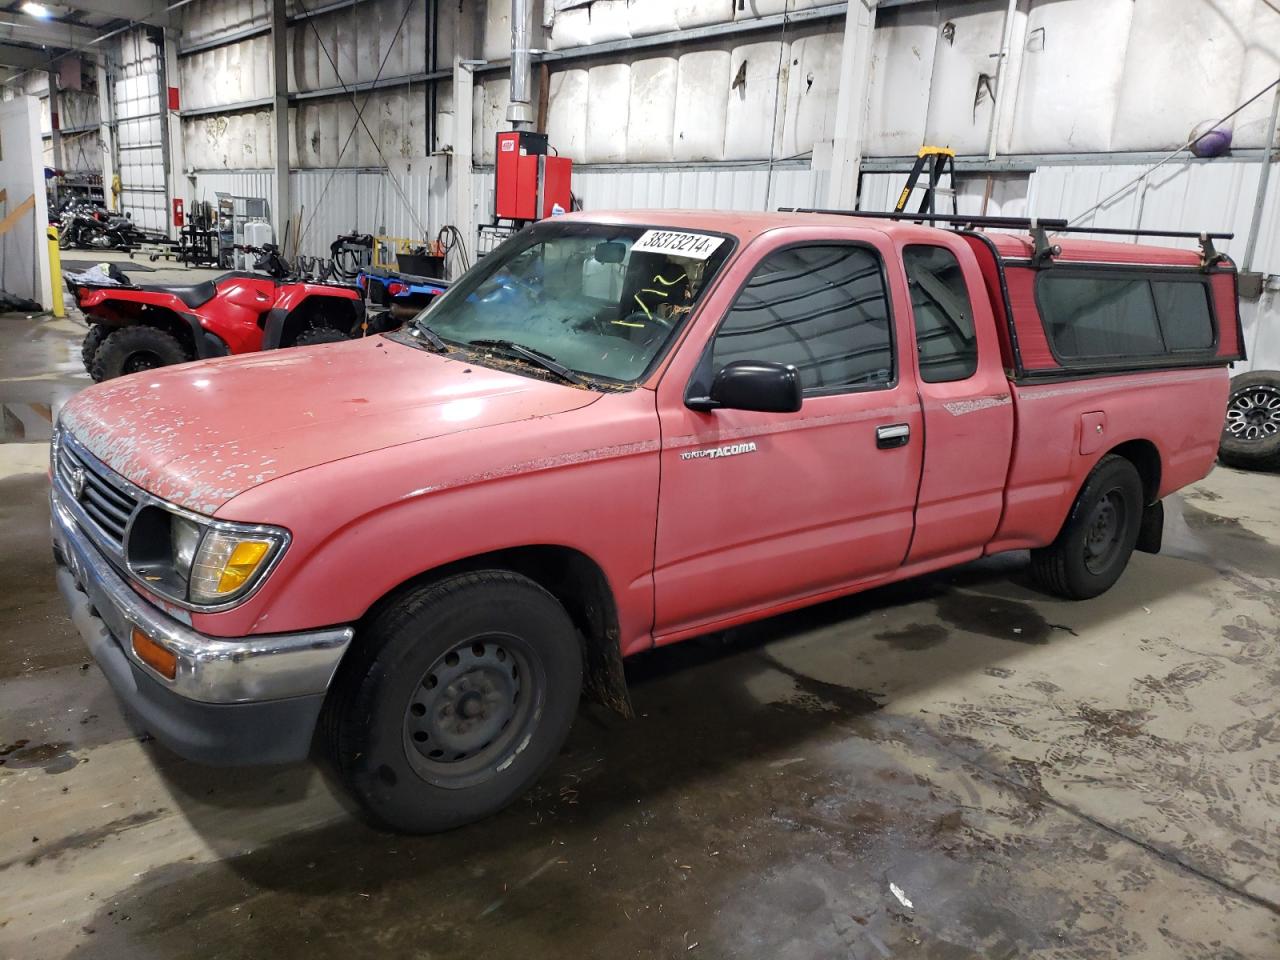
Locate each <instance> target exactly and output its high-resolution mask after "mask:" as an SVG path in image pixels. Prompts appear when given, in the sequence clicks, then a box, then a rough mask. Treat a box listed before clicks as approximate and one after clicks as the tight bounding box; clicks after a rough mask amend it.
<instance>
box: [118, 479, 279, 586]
mask: <svg viewBox="0 0 1280 960" xmlns="http://www.w3.org/2000/svg"><path fill="white" fill-rule="evenodd" d="M288 542H289V534H288V532H287V531H285V530H281V529H280V528H279V527H266V526H255V525H250V524H240V523H229V522H226V521H222V520H205V519H203V518H201V517H195V516H192V515H190V514H177V513H173V512H171V511H169V510H165V509H164V508H163V507H159V506H155V505H151V506H147V507H144V508H143V509H142V510H140V511H139V512H138V514H137V515H136V516H135V517H134V519H133V523H132V525H131V527H130V530H129V543H128V548H127V551H126V555H127V559H128V564H129V570H130V572H131V573H133V575H134V576H135V577H137V578H138V579H139V580H141V581H142V582H143V583H145V584H146V585H147V587H148V589H150V590H153V591H155V592H156V593H158V594H161V595H162V596H165V597H168V598H169V599H171V600H176V601H178V602H179V603H182V604H185V605H190V606H192V607H193V608H196V609H199V608H200V607H210V606H222V605H224V604H228V603H231V602H233V601H235V600H236V599H238V598H240V597H243V596H245V595H246V594H247V593H249V591H251V590H252V589H253V588H254V586H256V585H257V584H258V583H259V582H260V581H261V579H262V577H263V576H264V575H265V574H266V572H267V570H269V569H270V567H271V566H272V565H273V564H274V562H275V560H276V559H277V558H278V557H279V556H280V553H281V551H283V550H284V548H285V546H287V545H288Z"/></svg>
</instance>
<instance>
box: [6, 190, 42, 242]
mask: <svg viewBox="0 0 1280 960" xmlns="http://www.w3.org/2000/svg"><path fill="white" fill-rule="evenodd" d="M0 199H2V198H0ZM35 205H36V195H35V194H34V193H33V194H32V195H31V196H29V197H27V199H25V200H23V201H22V203H20V204H18V207H17V209H16V210H14V211H13V212H12V213H10V214H9V215H8V216H7V217H5V218H4V219H3V220H0V237H3V236H4V235H5V234H6V233H8V232H9V231H10V230H12V229H13V228H14V227H16V226H17V225H18V221H19V220H21V219H22V216H23V214H25V213H26V212H27V211H28V210H32V209H34V208H35Z"/></svg>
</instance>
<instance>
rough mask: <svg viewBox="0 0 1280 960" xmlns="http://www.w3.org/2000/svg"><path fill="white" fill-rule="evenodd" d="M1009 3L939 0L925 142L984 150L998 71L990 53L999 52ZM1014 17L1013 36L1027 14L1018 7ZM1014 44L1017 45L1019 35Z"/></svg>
mask: <svg viewBox="0 0 1280 960" xmlns="http://www.w3.org/2000/svg"><path fill="white" fill-rule="evenodd" d="M1023 2H1024V3H1025V2H1026V0H1023ZM1007 8H1008V4H1007V3H1004V2H1002V0H975V2H969V3H966V2H962V0H948V2H945V3H941V4H939V7H938V20H939V24H940V25H939V28H938V30H939V35H938V40H937V43H936V45H935V48H934V58H933V84H932V87H931V92H930V97H929V114H928V119H927V121H926V122H925V136H924V139H925V141H926V142H927V143H931V144H934V145H936V146H940V147H951V148H952V149H954V150H955V151H956V152H957V153H964V154H976V153H983V154H985V153H986V151H987V139H988V136H989V133H990V129H991V111H992V109H993V105H994V100H993V98H992V91H994V90H995V74H996V60H995V59H994V58H993V57H992V54H993V53H999V51H1000V45H1001V43H1002V42H1003V38H1004V37H1003V35H1004V19H1005V11H1006V9H1007ZM1015 16H1017V17H1018V19H1019V26H1018V27H1017V28H1016V29H1015V37H1018V38H1020V37H1021V36H1022V35H1023V30H1024V28H1025V22H1026V15H1025V12H1023V11H1022V10H1019V12H1018V13H1017V14H1015ZM1018 44H1019V47H1020V46H1021V41H1020V39H1019V41H1018Z"/></svg>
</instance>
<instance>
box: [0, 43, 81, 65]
mask: <svg viewBox="0 0 1280 960" xmlns="http://www.w3.org/2000/svg"><path fill="white" fill-rule="evenodd" d="M63 53H66V51H65V50H61V49H57V48H50V47H19V46H17V45H16V44H12V43H0V66H6V67H15V68H17V69H19V70H47V69H49V61H50V60H52V59H53V58H54V57H56V56H59V55H60V54H63Z"/></svg>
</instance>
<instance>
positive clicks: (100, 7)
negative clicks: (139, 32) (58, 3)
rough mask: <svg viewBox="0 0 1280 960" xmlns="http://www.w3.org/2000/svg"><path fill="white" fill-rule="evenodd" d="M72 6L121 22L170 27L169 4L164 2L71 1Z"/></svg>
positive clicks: (147, 0) (139, 0)
mask: <svg viewBox="0 0 1280 960" xmlns="http://www.w3.org/2000/svg"><path fill="white" fill-rule="evenodd" d="M70 6H71V7H72V8H73V9H75V10H81V11H83V12H85V13H104V14H106V15H107V16H109V17H116V18H118V19H121V20H132V21H134V22H135V23H149V24H151V25H152V26H153V27H167V26H169V25H170V24H169V10H168V6H169V5H168V4H167V3H164V2H163V0H70Z"/></svg>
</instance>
